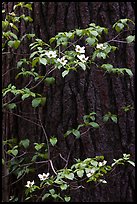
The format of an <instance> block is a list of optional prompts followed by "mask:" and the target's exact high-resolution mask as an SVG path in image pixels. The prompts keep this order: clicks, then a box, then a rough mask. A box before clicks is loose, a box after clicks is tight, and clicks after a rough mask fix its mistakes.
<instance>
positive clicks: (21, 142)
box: [19, 139, 30, 149]
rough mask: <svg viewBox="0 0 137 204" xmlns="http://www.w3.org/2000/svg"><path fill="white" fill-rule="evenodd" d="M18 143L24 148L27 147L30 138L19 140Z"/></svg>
mask: <svg viewBox="0 0 137 204" xmlns="http://www.w3.org/2000/svg"><path fill="white" fill-rule="evenodd" d="M19 144H20V145H22V146H23V147H24V148H25V149H26V148H28V147H29V144H30V140H29V139H25V140H21V141H20V143H19Z"/></svg>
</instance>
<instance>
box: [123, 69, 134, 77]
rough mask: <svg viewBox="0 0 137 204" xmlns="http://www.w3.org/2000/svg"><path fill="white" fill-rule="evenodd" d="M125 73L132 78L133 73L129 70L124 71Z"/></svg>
mask: <svg viewBox="0 0 137 204" xmlns="http://www.w3.org/2000/svg"><path fill="white" fill-rule="evenodd" d="M125 72H126V73H127V74H128V75H129V76H130V77H132V76H133V73H132V71H131V70H130V69H125Z"/></svg>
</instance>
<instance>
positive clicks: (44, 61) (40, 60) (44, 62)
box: [39, 58, 47, 65]
mask: <svg viewBox="0 0 137 204" xmlns="http://www.w3.org/2000/svg"><path fill="white" fill-rule="evenodd" d="M39 62H40V63H41V64H43V65H46V64H47V60H46V59H45V58H39Z"/></svg>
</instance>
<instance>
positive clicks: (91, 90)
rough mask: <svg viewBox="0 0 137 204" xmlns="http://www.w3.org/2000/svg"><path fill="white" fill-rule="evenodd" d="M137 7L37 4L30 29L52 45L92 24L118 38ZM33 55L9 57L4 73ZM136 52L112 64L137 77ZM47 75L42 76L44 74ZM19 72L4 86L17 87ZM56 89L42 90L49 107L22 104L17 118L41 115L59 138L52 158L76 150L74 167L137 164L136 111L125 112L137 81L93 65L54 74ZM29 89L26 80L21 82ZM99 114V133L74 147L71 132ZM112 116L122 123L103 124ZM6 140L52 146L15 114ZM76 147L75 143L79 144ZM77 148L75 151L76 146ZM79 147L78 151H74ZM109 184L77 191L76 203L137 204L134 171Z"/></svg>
mask: <svg viewBox="0 0 137 204" xmlns="http://www.w3.org/2000/svg"><path fill="white" fill-rule="evenodd" d="M12 5H13V3H12V2H9V3H8V9H9V10H10V9H11V10H12ZM134 12H135V11H134V4H133V3H132V2H34V4H33V14H32V17H33V19H34V23H33V24H31V26H29V27H28V28H27V30H28V31H30V32H35V33H36V35H37V37H38V38H41V39H43V40H45V41H48V40H49V39H50V38H51V37H53V36H54V35H56V34H57V33H58V32H60V31H69V30H72V29H75V28H86V27H87V26H88V24H89V23H91V22H95V23H96V24H98V25H100V26H104V27H108V28H109V29H110V35H109V38H110V39H112V38H113V37H114V32H113V31H111V27H112V24H114V23H115V22H116V21H117V20H118V19H120V18H131V19H132V20H134V14H135V13H134ZM20 26H21V28H22V29H21V32H22V33H20V35H21V34H23V33H24V32H25V27H26V25H24V24H22V25H20ZM20 53H23V57H24V56H26V54H27V53H29V49H28V46H27V45H26V46H24V47H21V48H20V49H19V51H18V55H15V54H13V56H12V57H11V56H9V58H8V57H7V56H5V58H3V72H4V73H5V72H6V71H7V70H9V68H10V66H12V67H13V66H16V64H15V63H14V62H16V61H17V60H18V59H19V58H23V57H22V55H20ZM134 60H135V53H134V45H133V44H120V45H119V50H118V51H116V52H115V54H114V55H113V56H112V57H111V58H110V59H109V60H108V63H109V62H110V63H112V64H113V65H114V67H129V68H131V69H132V72H133V73H134V72H135V66H134V64H135V62H134ZM44 72H45V71H44V70H42V69H41V70H40V71H39V73H40V74H41V73H42V74H44ZM15 74H16V73H15V71H13V72H9V74H8V76H6V78H4V80H3V84H4V86H5V85H7V84H8V83H9V82H11V81H12V83H13V82H14V77H15ZM53 76H54V77H55V78H56V83H55V85H52V86H50V87H49V86H46V85H44V84H43V85H41V86H40V87H39V88H37V89H36V91H39V92H40V93H42V94H43V95H45V96H46V97H47V102H46V105H45V106H44V107H41V108H39V110H34V109H33V108H31V107H30V106H29V105H28V104H29V101H27V102H25V104H26V105H24V103H23V104H20V105H19V106H18V109H17V110H16V112H15V113H16V114H19V115H21V116H23V117H24V116H26V117H27V116H28V115H27V114H28V113H29V117H31V119H33V121H34V122H35V121H37V120H38V119H39V115H40V117H41V118H42V122H43V124H44V126H45V127H46V132H47V135H48V137H50V136H52V135H55V136H56V137H57V138H58V148H57V149H55V148H54V149H51V157H54V156H55V155H57V154H59V152H61V154H62V156H63V157H64V158H67V156H68V153H69V152H70V150H71V154H70V159H69V164H72V163H73V162H74V161H75V158H81V159H85V158H87V157H94V156H96V155H104V156H105V159H106V160H108V162H112V159H113V158H119V157H120V156H122V153H130V154H131V156H132V157H131V159H134V154H135V151H134V135H135V123H134V110H131V111H129V112H123V111H122V107H123V106H127V105H132V106H134V77H133V78H131V79H130V78H129V77H128V76H119V77H118V76H115V75H109V74H104V72H103V71H100V70H98V69H96V67H94V66H93V65H92V66H91V69H90V70H87V71H85V72H83V71H79V72H77V73H76V72H71V73H70V74H69V75H68V76H66V78H65V79H62V77H61V73H60V72H59V71H54V72H53ZM15 83H17V84H18V83H19V85H21V86H23V85H25V83H26V81H25V80H24V79H23V81H21V82H20V81H19V82H15ZM92 111H95V112H96V114H97V122H98V123H99V124H100V126H101V127H100V128H99V129H98V130H94V129H90V131H88V132H86V134H83V135H82V137H81V138H80V139H79V140H76V141H75V143H74V138H73V137H68V138H66V139H65V138H64V135H63V134H64V133H65V132H66V131H67V130H68V129H71V128H76V127H77V125H78V124H80V123H82V117H83V116H84V115H85V114H88V113H90V112H92ZM108 111H110V112H112V113H114V114H117V115H118V124H115V123H112V122H110V123H107V124H106V125H105V124H104V123H103V122H102V117H103V115H104V114H106V113H107V112H108ZM3 137H4V138H11V137H17V138H18V139H19V140H20V139H23V138H24V137H25V138H30V139H31V141H32V142H46V141H45V137H44V134H43V131H42V129H41V128H39V127H37V126H36V125H34V124H31V123H28V121H25V120H23V119H22V118H20V117H16V116H15V115H11V114H5V115H4V117H3ZM73 143H74V144H73ZM72 145H73V146H72ZM72 147H73V148H72ZM54 165H55V167H56V168H57V169H58V168H62V167H63V166H64V163H63V162H62V160H61V158H58V159H57V160H56V161H55V162H54ZM107 181H108V184H107V185H105V186H104V185H98V186H94V185H93V186H91V184H88V186H87V188H86V189H84V190H83V189H78V190H75V191H72V192H71V194H72V201H73V202H133V201H134V194H135V189H134V172H133V168H131V167H129V166H124V167H120V168H118V169H117V170H116V171H114V173H113V174H112V175H110V176H109V179H108V180H107Z"/></svg>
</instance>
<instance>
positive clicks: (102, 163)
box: [98, 160, 107, 166]
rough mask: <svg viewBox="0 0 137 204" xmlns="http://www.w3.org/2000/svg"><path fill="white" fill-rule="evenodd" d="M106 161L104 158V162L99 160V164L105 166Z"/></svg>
mask: <svg viewBox="0 0 137 204" xmlns="http://www.w3.org/2000/svg"><path fill="white" fill-rule="evenodd" d="M106 163H107V161H105V160H104V161H103V162H99V163H98V165H99V166H104V165H105V164H106Z"/></svg>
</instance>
